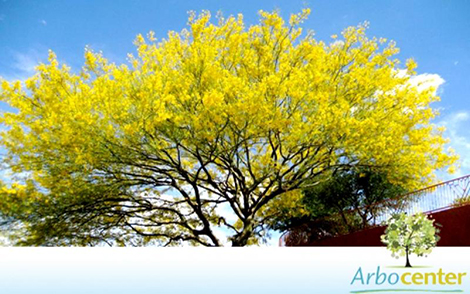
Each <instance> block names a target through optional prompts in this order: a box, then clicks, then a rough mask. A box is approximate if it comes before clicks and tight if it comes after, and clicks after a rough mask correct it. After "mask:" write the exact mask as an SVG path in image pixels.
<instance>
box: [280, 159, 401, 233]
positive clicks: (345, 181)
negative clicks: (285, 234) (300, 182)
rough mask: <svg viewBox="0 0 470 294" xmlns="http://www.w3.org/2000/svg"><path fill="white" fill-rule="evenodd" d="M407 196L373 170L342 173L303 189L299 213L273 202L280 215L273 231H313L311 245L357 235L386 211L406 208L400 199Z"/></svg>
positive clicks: (365, 169)
mask: <svg viewBox="0 0 470 294" xmlns="http://www.w3.org/2000/svg"><path fill="white" fill-rule="evenodd" d="M405 192H406V189H404V188H403V187H401V186H400V185H397V184H393V183H391V182H390V181H389V180H388V179H387V177H386V174H385V173H383V172H380V171H376V170H372V169H369V168H359V169H355V170H346V171H340V172H337V173H335V174H333V175H330V176H329V178H328V179H326V180H324V181H322V182H320V183H318V184H316V185H313V186H309V187H307V188H305V189H303V190H302V197H299V199H300V204H297V205H298V206H300V207H296V209H295V210H294V211H296V212H297V213H292V209H285V208H286V206H285V204H284V203H283V202H281V201H277V202H273V203H274V204H276V210H277V212H278V213H277V214H274V215H276V217H275V219H273V221H272V227H273V228H274V229H278V230H289V231H290V232H292V231H293V230H304V231H309V232H310V236H309V237H308V238H309V239H310V241H313V240H315V239H318V238H323V237H325V236H334V235H338V234H346V233H350V232H354V231H357V230H360V229H363V228H365V227H367V226H369V225H370V224H371V222H372V221H373V220H374V217H376V216H377V215H378V214H379V213H380V212H381V211H382V210H383V209H385V208H390V207H395V206H400V205H404V203H403V202H402V201H401V200H399V199H397V196H399V195H402V194H404V193H405ZM385 200H386V201H385ZM286 202H287V203H291V201H286ZM287 208H291V207H287ZM320 231H321V232H320Z"/></svg>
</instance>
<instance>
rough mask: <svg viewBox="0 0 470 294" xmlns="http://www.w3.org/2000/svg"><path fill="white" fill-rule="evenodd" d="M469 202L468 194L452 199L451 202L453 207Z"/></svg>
mask: <svg viewBox="0 0 470 294" xmlns="http://www.w3.org/2000/svg"><path fill="white" fill-rule="evenodd" d="M469 204H470V195H467V196H464V197H460V198H457V199H455V200H454V202H453V203H452V206H453V207H460V206H465V205H469Z"/></svg>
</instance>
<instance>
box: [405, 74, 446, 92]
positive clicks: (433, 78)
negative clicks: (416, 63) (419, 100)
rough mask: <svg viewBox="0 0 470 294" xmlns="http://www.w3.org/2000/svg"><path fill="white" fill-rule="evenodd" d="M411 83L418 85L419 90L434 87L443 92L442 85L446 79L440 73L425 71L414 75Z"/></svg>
mask: <svg viewBox="0 0 470 294" xmlns="http://www.w3.org/2000/svg"><path fill="white" fill-rule="evenodd" d="M409 83H410V85H412V86H415V87H417V89H418V91H424V90H427V89H429V88H431V87H433V88H434V89H436V90H438V89H439V90H440V91H441V92H442V88H440V87H441V86H442V85H443V84H444V83H445V80H444V79H443V78H442V77H441V76H440V75H438V74H429V73H424V74H419V75H415V76H412V77H411V78H410V81H409Z"/></svg>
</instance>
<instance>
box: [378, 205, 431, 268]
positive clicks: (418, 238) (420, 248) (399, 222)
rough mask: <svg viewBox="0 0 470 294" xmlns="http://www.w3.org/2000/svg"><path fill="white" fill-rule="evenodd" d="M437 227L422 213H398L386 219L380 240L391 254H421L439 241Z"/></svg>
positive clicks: (429, 250)
mask: <svg viewBox="0 0 470 294" xmlns="http://www.w3.org/2000/svg"><path fill="white" fill-rule="evenodd" d="M438 233H439V229H437V228H436V227H435V226H434V220H431V219H429V218H428V217H427V215H426V214H424V213H417V214H415V215H407V214H406V213H400V214H395V215H393V216H392V217H391V218H390V219H389V220H388V221H387V228H386V230H385V234H383V235H382V236H381V240H382V242H383V243H384V244H385V245H387V249H389V250H390V251H391V252H392V256H393V257H396V258H399V257H400V256H406V257H407V266H410V265H409V262H408V255H409V254H411V253H414V254H416V255H417V256H423V255H427V254H429V253H431V251H432V249H433V248H434V247H435V246H436V244H437V241H439V236H438V235H437V234H438Z"/></svg>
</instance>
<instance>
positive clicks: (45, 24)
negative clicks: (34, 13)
mask: <svg viewBox="0 0 470 294" xmlns="http://www.w3.org/2000/svg"><path fill="white" fill-rule="evenodd" d="M39 22H40V23H41V24H42V25H44V26H47V21H46V20H44V19H41V20H40V21H39Z"/></svg>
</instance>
